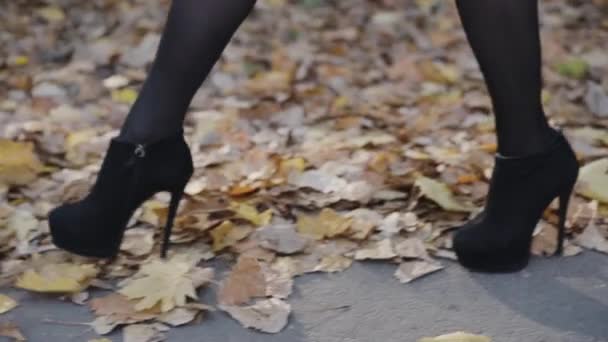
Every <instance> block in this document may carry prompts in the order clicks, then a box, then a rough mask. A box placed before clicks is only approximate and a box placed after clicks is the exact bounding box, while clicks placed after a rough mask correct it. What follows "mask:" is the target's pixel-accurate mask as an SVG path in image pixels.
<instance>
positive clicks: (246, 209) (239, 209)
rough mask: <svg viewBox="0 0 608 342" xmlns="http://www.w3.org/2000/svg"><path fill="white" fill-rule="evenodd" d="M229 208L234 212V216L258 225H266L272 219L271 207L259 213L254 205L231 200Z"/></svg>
mask: <svg viewBox="0 0 608 342" xmlns="http://www.w3.org/2000/svg"><path fill="white" fill-rule="evenodd" d="M230 209H231V210H233V211H234V212H235V213H236V217H238V218H242V219H244V220H247V221H249V222H251V223H253V224H254V225H256V226H258V227H259V226H264V225H267V224H268V223H270V220H271V219H272V210H271V209H267V210H266V211H264V212H261V213H260V212H258V210H257V209H256V208H255V207H254V206H252V205H250V204H247V203H237V202H232V203H231V204H230Z"/></svg>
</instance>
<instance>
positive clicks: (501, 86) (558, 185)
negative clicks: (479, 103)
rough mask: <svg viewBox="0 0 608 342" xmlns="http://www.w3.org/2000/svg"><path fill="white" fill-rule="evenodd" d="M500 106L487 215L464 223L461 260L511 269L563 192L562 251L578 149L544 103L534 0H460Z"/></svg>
mask: <svg viewBox="0 0 608 342" xmlns="http://www.w3.org/2000/svg"><path fill="white" fill-rule="evenodd" d="M456 3H457V5H458V9H459V12H460V16H461V18H462V22H463V25H464V28H465V30H466V32H467V36H468V38H469V41H470V43H471V46H472V48H473V51H474V52H475V56H476V57H477V60H478V61H479V65H480V66H481V70H482V72H483V74H484V77H485V79H486V83H487V86H488V90H489V92H490V96H491V98H492V102H493V105H494V112H495V116H496V131H497V135H498V151H499V155H497V156H496V158H495V164H494V170H493V173H492V179H491V181H490V188H489V191H488V196H487V199H486V203H485V208H484V211H483V213H482V214H480V216H478V217H477V218H476V219H474V220H472V221H471V222H469V223H467V224H465V225H464V226H462V227H460V228H459V229H458V232H457V233H456V234H455V236H454V241H453V247H454V251H455V252H456V255H457V256H458V260H459V262H460V263H461V264H462V265H463V266H465V267H467V268H470V269H474V270H477V271H484V272H513V271H518V270H520V269H522V268H523V267H525V266H526V265H527V263H528V261H529V259H530V245H531V242H532V234H533V232H534V228H535V227H536V225H537V224H538V221H539V220H540V219H541V217H542V214H543V212H544V211H545V209H546V208H547V207H548V206H549V204H550V203H551V201H552V200H553V199H555V198H556V197H557V198H559V203H560V209H559V211H558V214H559V215H558V216H559V221H558V225H557V227H558V231H559V235H558V244H557V245H558V248H557V253H560V252H561V248H562V245H563V237H564V229H565V228H564V223H565V214H566V209H567V203H568V199H569V196H570V194H571V192H572V188H573V186H574V183H575V182H576V178H577V175H578V162H577V160H576V156H575V154H574V151H573V150H572V148H571V147H570V145H569V144H568V141H567V140H566V139H565V137H564V136H563V135H562V134H558V133H557V132H556V131H554V130H553V129H551V128H550V127H549V125H548V124H547V120H546V118H545V115H544V113H543V108H542V103H541V53H540V39H539V28H538V2H537V1H536V0H457V2H456Z"/></svg>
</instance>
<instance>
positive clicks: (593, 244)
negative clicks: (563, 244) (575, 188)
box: [574, 201, 608, 254]
mask: <svg viewBox="0 0 608 342" xmlns="http://www.w3.org/2000/svg"><path fill="white" fill-rule="evenodd" d="M589 206H590V207H591V210H592V217H591V219H590V220H589V224H588V225H587V227H586V228H585V230H584V231H583V233H582V234H580V235H579V236H577V237H576V239H575V240H574V243H576V244H577V245H579V246H581V247H584V248H587V249H592V250H596V251H598V252H602V253H607V254H608V239H606V237H605V236H604V234H602V232H600V230H599V227H598V226H597V224H596V222H595V221H596V217H597V211H598V202H597V201H593V202H591V203H590V204H589Z"/></svg>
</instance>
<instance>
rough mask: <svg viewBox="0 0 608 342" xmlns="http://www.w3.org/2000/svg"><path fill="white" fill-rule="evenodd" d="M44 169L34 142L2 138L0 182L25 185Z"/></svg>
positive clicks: (0, 143) (0, 146)
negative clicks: (35, 151)
mask: <svg viewBox="0 0 608 342" xmlns="http://www.w3.org/2000/svg"><path fill="white" fill-rule="evenodd" d="M43 170H44V166H43V165H42V163H41V162H40V160H39V159H38V156H36V154H35V153H34V145H33V144H32V143H29V142H28V143H22V142H15V141H11V140H6V139H0V184H3V183H4V184H8V185H25V184H27V183H29V182H31V181H33V180H34V179H36V177H37V175H38V174H39V173H40V172H42V171H43Z"/></svg>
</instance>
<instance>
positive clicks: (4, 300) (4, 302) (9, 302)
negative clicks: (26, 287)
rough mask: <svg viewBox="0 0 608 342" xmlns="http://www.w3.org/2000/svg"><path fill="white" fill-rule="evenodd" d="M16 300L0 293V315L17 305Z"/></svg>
mask: <svg viewBox="0 0 608 342" xmlns="http://www.w3.org/2000/svg"><path fill="white" fill-rule="evenodd" d="M17 305H18V304H17V301H16V300H14V299H13V298H11V297H9V296H6V295H3V294H0V315H1V314H3V313H6V312H9V311H11V310H12V309H14V308H15V307H16V306H17Z"/></svg>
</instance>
